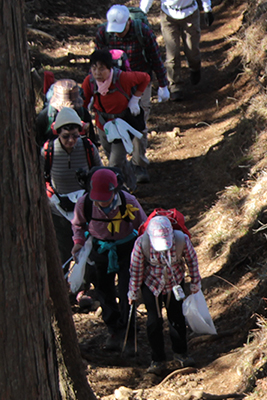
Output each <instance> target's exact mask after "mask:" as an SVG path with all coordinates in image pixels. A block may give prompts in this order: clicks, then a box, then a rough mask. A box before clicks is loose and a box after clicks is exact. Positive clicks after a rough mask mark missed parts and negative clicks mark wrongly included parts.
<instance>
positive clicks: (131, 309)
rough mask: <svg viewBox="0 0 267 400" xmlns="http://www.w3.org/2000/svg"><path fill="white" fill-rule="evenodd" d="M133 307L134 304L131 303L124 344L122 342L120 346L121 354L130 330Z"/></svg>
mask: <svg viewBox="0 0 267 400" xmlns="http://www.w3.org/2000/svg"><path fill="white" fill-rule="evenodd" d="M133 307H134V304H133V303H132V304H131V305H130V311H129V317H128V323H127V328H126V333H125V338H124V342H123V346H122V351H121V353H123V352H124V350H125V347H126V343H127V339H128V334H129V329H130V323H131V318H132V313H133Z"/></svg>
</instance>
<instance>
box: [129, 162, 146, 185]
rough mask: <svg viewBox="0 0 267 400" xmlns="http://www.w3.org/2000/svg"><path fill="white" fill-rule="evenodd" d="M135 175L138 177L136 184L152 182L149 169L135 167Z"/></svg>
mask: <svg viewBox="0 0 267 400" xmlns="http://www.w3.org/2000/svg"><path fill="white" fill-rule="evenodd" d="M133 169H134V174H135V177H136V183H148V182H149V181H150V178H149V175H148V172H147V169H146V168H145V167H139V165H134V164H133Z"/></svg>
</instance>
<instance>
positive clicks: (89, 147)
mask: <svg viewBox="0 0 267 400" xmlns="http://www.w3.org/2000/svg"><path fill="white" fill-rule="evenodd" d="M152 3H153V0H141V2H140V8H141V9H142V10H143V11H144V12H147V11H148V10H149V8H150V6H151V5H152ZM202 3H203V8H204V12H205V21H206V23H207V25H211V23H212V22H213V14H212V11H211V4H210V1H209V0H202ZM161 8H162V11H161V14H162V15H161V24H162V32H163V37H164V40H165V44H166V66H167V70H166V69H165V66H164V63H163V62H162V58H161V55H160V51H159V47H158V44H157V41H156V37H155V35H154V33H153V31H152V29H151V28H150V26H149V25H148V24H147V23H144V22H142V21H141V20H140V19H139V17H138V18H135V17H133V16H131V15H132V14H131V15H130V13H131V12H136V10H131V9H129V8H127V7H126V6H124V5H118V4H117V5H114V6H112V7H111V8H110V9H109V10H108V12H107V23H105V24H102V25H101V26H100V27H99V28H98V30H97V33H96V40H95V44H96V49H95V51H94V52H93V53H92V54H91V55H90V71H89V74H88V76H86V77H85V79H84V81H83V83H82V87H80V86H79V85H78V84H77V83H76V82H75V81H74V80H72V79H61V80H58V81H57V82H53V79H52V81H51V83H52V85H51V86H50V87H49V85H47V81H46V89H47V90H46V101H45V104H44V108H43V110H42V111H41V112H40V113H39V115H38V117H37V140H38V144H39V146H40V147H41V161H42V165H43V170H44V176H45V183H46V191H47V196H48V197H49V199H50V206H51V212H52V217H53V223H54V227H55V231H56V237H57V242H58V248H59V251H60V256H61V261H62V265H63V266H64V272H65V271H68V270H69V268H70V262H71V260H72V259H74V260H76V261H78V259H79V252H80V251H81V249H82V248H83V246H84V244H85V242H86V240H88V236H89V237H90V238H91V239H92V250H91V252H90V256H89V257H90V262H89V263H88V264H87V266H86V273H85V276H84V280H85V287H86V285H88V287H89V286H90V283H92V284H93V285H94V287H95V291H96V294H97V299H98V301H99V302H100V305H101V308H102V318H103V321H104V323H105V325H106V326H107V329H108V333H109V335H108V338H107V340H106V343H105V344H104V347H105V349H106V350H121V349H122V343H123V339H124V338H125V335H126V333H127V343H124V344H125V346H124V349H123V350H124V351H125V354H128V355H129V356H131V355H134V354H135V343H134V338H135V329H136V327H135V318H133V317H132V316H133V315H134V314H135V311H136V310H135V308H136V302H137V301H138V299H139V296H140V293H141V295H142V301H143V302H144V304H145V306H146V310H147V336H148V341H149V344H150V347H151V357H152V361H151V364H150V366H149V368H148V370H147V371H148V372H149V373H154V374H161V373H162V371H164V369H165V361H166V355H165V350H164V337H163V318H162V306H163V304H164V305H165V307H166V310H167V317H168V321H169V327H170V329H169V330H170V338H171V342H172V350H173V354H174V360H175V361H176V362H177V363H178V364H179V365H180V366H181V367H183V366H192V365H194V360H193V358H192V357H190V356H189V355H188V351H187V340H186V322H185V318H184V315H183V311H182V302H183V297H184V296H181V293H182V294H183V289H184V285H185V264H186V265H187V267H188V269H189V275H190V278H191V283H190V291H191V293H196V292H198V291H199V290H200V289H201V277H200V274H199V268H198V260H197V255H196V252H195V250H194V248H193V246H192V243H191V240H190V233H189V232H188V230H187V229H186V227H185V225H184V219H183V216H182V214H180V213H179V212H177V210H175V209H172V210H170V211H164V210H162V209H158V210H156V212H155V213H154V214H153V215H150V216H149V217H148V216H147V215H146V213H145V212H144V210H143V208H142V206H141V204H140V203H139V202H138V200H137V199H136V197H135V196H134V192H135V189H136V185H137V184H138V183H148V182H149V180H150V177H149V174H148V171H147V166H148V164H149V161H148V159H147V157H146V147H147V132H148V130H147V125H146V123H147V120H148V117H149V113H150V107H151V103H150V98H151V76H152V73H153V72H154V73H155V75H156V77H157V80H158V85H159V87H158V101H159V102H161V101H167V100H169V99H170V100H172V101H180V100H182V98H183V90H184V89H183V85H184V83H183V81H182V79H181V74H180V69H181V65H180V49H179V46H177V47H178V49H176V44H177V41H179V40H180V35H181V37H182V39H183V43H184V52H185V54H186V57H187V59H188V64H189V68H190V77H191V83H192V84H197V83H198V82H199V81H200V78H201V64H200V52H199V40H200V17H199V9H198V5H197V2H196V1H195V0H193V1H192V0H174V1H173V2H172V4H171V5H170V2H167V1H165V0H161ZM137 12H138V13H141V14H138V15H145V14H144V13H143V12H142V11H141V10H140V9H137ZM171 32H172V33H171ZM174 33H175V34H174ZM175 35H177V36H175ZM118 51H121V53H119V52H118ZM118 59H119V61H120V62H121V64H119V63H118ZM123 60H124V61H123ZM125 60H127V62H128V64H127V63H126V62H125ZM122 64H124V66H125V68H121V65H122ZM46 78H49V79H50V78H51V74H48V75H47V77H46ZM91 112H93V113H94V116H95V126H96V129H97V133H96V132H95V126H94V124H93V122H92V117H91ZM99 140H100V144H101V146H102V147H103V150H104V153H105V155H106V156H107V159H108V166H107V167H105V166H104V165H103V162H102V160H101V157H100V155H99V152H98V148H99V146H100V144H99ZM129 155H131V159H129ZM117 298H119V303H118V302H117ZM79 299H80V297H79ZM133 310H134V311H133Z"/></svg>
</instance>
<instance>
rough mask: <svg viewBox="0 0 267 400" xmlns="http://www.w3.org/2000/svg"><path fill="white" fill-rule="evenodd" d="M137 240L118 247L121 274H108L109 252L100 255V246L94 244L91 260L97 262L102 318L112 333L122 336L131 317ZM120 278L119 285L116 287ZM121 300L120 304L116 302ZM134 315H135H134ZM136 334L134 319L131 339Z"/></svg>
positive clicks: (97, 284) (131, 327)
mask: <svg viewBox="0 0 267 400" xmlns="http://www.w3.org/2000/svg"><path fill="white" fill-rule="evenodd" d="M134 242H135V238H134V239H133V240H130V241H129V242H127V243H124V244H122V245H119V246H117V254H118V264H119V272H118V273H117V274H116V273H109V274H108V273H107V267H108V251H105V252H104V253H102V254H98V252H97V249H98V247H99V246H98V245H97V244H94V245H93V249H92V252H91V254H90V259H91V260H92V261H95V273H96V292H97V297H98V300H99V301H100V304H101V307H102V318H103V320H104V322H105V324H106V325H107V327H108V330H109V332H110V333H118V334H122V335H123V333H124V332H125V330H126V327H127V322H128V317H129V310H130V306H129V304H128V296H127V293H128V287H129V279H130V273H129V266H130V257H131V252H132V248H133V245H134ZM116 277H118V285H116ZM116 297H118V298H119V304H118V303H117V302H116ZM132 315H134V313H133V314H132ZM133 333H134V318H132V320H131V326H130V331H129V337H131V336H133Z"/></svg>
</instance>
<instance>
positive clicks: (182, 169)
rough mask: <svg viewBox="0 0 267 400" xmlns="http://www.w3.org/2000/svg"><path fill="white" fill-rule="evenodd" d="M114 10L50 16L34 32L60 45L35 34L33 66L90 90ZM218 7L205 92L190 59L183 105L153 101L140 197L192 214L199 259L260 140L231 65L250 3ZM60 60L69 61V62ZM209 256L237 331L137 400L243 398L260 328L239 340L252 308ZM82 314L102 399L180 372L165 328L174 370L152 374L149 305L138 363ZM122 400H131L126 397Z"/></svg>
mask: <svg viewBox="0 0 267 400" xmlns="http://www.w3.org/2000/svg"><path fill="white" fill-rule="evenodd" d="M88 3H89V5H90V1H89V2H88V1H87V2H84V5H85V4H86V7H88ZM112 3H114V2H113V1H112V2H110V3H109V4H108V5H107V6H105V5H104V2H103V3H101V4H99V5H96V4H95V3H94V7H93V9H92V8H91V9H90V13H89V12H88V14H85V15H82V14H81V12H80V11H79V12H77V10H76V14H70V15H71V16H69V15H68V16H67V15H62V14H55V15H53V16H52V15H50V18H49V19H48V18H44V16H41V19H39V21H38V22H35V24H34V27H35V28H38V29H42V30H44V31H45V32H47V33H49V34H51V35H53V36H55V38H56V40H54V41H53V42H51V41H50V40H48V39H47V40H46V39H44V38H42V39H40V38H38V37H36V35H33V34H30V33H29V41H30V42H32V44H35V45H36V46H37V47H38V48H39V50H40V51H41V53H40V52H36V50H32V62H33V65H34V66H35V67H36V68H38V69H39V68H40V66H41V64H44V65H45V68H46V69H47V68H48V65H49V64H50V68H51V69H52V70H53V71H54V73H55V75H56V78H61V77H62V78H63V77H66V78H67V77H68V78H74V79H76V80H77V81H78V82H79V83H81V82H82V80H83V79H84V77H85V76H86V74H87V72H88V64H87V60H88V54H90V53H91V51H92V49H93V42H92V39H93V38H94V32H95V29H96V26H97V24H99V23H100V22H102V21H103V20H104V18H105V13H106V10H107V9H108V8H109V6H110V5H111V4H112ZM130 3H131V5H135V6H136V5H138V2H135V1H132V2H128V3H127V5H130ZM155 3H156V2H155ZM219 3H220V2H216V4H218V5H216V6H215V7H214V15H215V21H214V23H213V25H212V27H210V28H207V27H205V26H204V24H203V26H202V38H201V53H202V66H203V74H202V80H201V82H200V84H199V85H198V86H197V87H192V86H191V85H190V82H189V72H188V68H187V66H186V62H185V60H184V61H183V74H184V77H185V81H186V83H185V87H186V88H187V90H186V96H185V100H184V101H183V102H180V103H171V102H168V103H157V101H156V91H155V93H154V95H155V96H154V97H153V99H152V101H153V107H152V112H151V117H150V120H149V124H148V127H149V131H150V134H149V147H148V150H147V155H148V158H149V160H150V166H149V173H150V177H151V182H150V183H149V184H146V185H140V186H139V187H138V190H137V192H136V197H137V198H138V199H139V201H140V202H141V204H142V205H143V207H144V209H145V211H146V212H147V213H149V212H151V211H152V210H153V209H154V208H155V207H164V208H172V207H176V208H177V209H178V210H180V211H181V212H183V214H184V215H185V216H186V220H187V226H188V227H189V228H190V229H191V233H192V241H193V244H194V245H195V247H196V250H197V252H198V244H199V243H200V241H201V229H199V228H197V224H198V222H199V218H200V216H201V215H203V214H204V213H205V211H206V210H208V209H210V207H211V206H212V205H213V203H214V201H215V200H216V198H217V195H218V192H220V191H222V190H223V189H224V188H225V187H227V186H229V185H232V184H234V183H237V182H240V181H241V180H242V179H244V177H245V173H244V171H243V170H241V169H240V168H238V166H237V163H236V160H237V159H238V158H240V157H241V156H242V155H243V153H244V151H245V149H246V147H247V146H248V145H249V143H250V140H251V139H250V138H249V137H247V136H246V132H242V126H241V128H240V120H241V119H242V116H243V108H242V106H243V104H245V103H246V102H247V100H248V99H249V98H250V97H251V96H252V94H253V93H255V92H256V91H257V88H255V86H254V85H253V84H252V82H250V77H249V76H248V75H246V74H245V73H243V72H242V71H241V69H240V60H239V59H238V58H234V57H231V47H230V38H231V36H232V35H234V34H235V33H236V32H237V31H238V30H239V29H240V27H241V25H242V18H243V12H244V11H245V8H246V4H244V3H243V2H242V1H224V2H221V4H219ZM86 7H85V9H86ZM69 11H71V10H69ZM66 12H67V11H66ZM40 15H41V14H40ZM158 15H159V4H158V3H156V4H154V5H153V7H152V10H151V13H150V14H149V18H150V20H151V22H152V23H153V26H154V28H155V32H156V33H157V36H158V41H159V44H160V46H161V49H162V51H163V52H164V45H163V42H162V37H161V34H160V29H159V19H158ZM202 22H203V15H202ZM68 53H72V54H74V55H75V57H74V56H73V60H74V59H75V60H76V61H72V62H69V60H66V58H64V57H65V56H66V55H67V54H68ZM60 57H63V59H61V62H59V58H60ZM70 58H71V57H70ZM53 63H54V65H53ZM57 63H58V64H57ZM55 64H57V65H55ZM40 72H41V71H40ZM175 127H178V128H179V130H180V133H179V135H178V136H176V137H175V138H171V137H170V136H169V134H168V132H170V131H173V129H174V128H175ZM237 127H238V129H239V130H240V129H241V132H240V131H239V133H240V135H239V136H238V137H236V135H235V133H236V130H237ZM240 137H241V138H242V141H240ZM210 257H211V255H210V254H205V253H204V252H203V251H201V249H200V248H199V262H200V269H201V274H202V276H203V278H204V279H203V291H204V293H205V295H206V299H207V302H208V305H209V307H210V312H211V314H212V317H213V319H214V321H215V324H216V327H217V330H218V333H220V332H226V333H227V331H228V335H227V334H225V335H224V336H223V337H218V338H217V339H216V340H210V341H207V342H206V341H203V342H201V341H198V342H197V339H196V338H194V335H192V334H190V336H189V339H190V341H189V347H190V351H191V353H192V355H193V356H194V357H195V359H196V361H197V369H196V371H194V372H191V373H188V374H185V375H179V374H178V375H176V376H175V377H174V378H173V379H170V380H168V381H167V382H166V383H165V384H163V385H162V386H161V387H154V389H153V390H152V389H151V390H150V391H147V392H145V393H143V395H141V393H139V392H138V393H137V394H136V396H137V397H136V398H138V396H139V395H140V397H139V398H141V396H142V398H143V399H149V398H151V399H152V398H161V399H163V400H165V399H167V398H168V399H169V398H170V397H174V398H176V399H179V398H180V397H179V396H184V397H183V398H187V397H185V396H186V395H187V394H188V393H190V392H192V390H200V391H201V390H204V391H205V392H209V393H213V394H217V395H219V394H222V393H230V392H236V391H237V390H238V388H239V387H240V385H241V382H240V373H239V369H238V366H239V349H238V348H239V346H242V345H243V343H244V341H245V340H246V336H247V332H248V330H249V329H250V328H251V326H252V325H253V321H250V322H249V323H248V325H246V326H244V329H243V330H242V332H240V331H238V330H236V331H235V332H236V333H234V330H235V329H236V328H237V327H238V326H239V325H240V324H241V321H242V318H243V320H245V318H246V315H247V314H248V309H249V307H251V306H252V305H251V304H246V302H245V301H244V302H243V303H242V307H240V308H239V309H238V311H237V309H235V308H234V307H232V308H231V306H232V303H233V302H234V298H235V297H237V296H238V295H237V292H236V290H234V289H233V288H230V289H229V286H227V285H226V288H225V287H224V286H223V285H222V282H218V279H217V280H216V278H214V277H213V278H211V276H212V274H214V273H216V272H217V269H214V270H210V269H209V268H207V267H208V264H209V261H210ZM218 268H219V266H218ZM254 283H255V282H254V281H253V280H251V282H250V283H249V284H247V286H244V288H243V289H242V290H244V296H245V295H246V293H249V292H250V290H251V287H253V285H254ZM209 287H213V292H212V293H209V290H208V288H209ZM231 289H232V290H231ZM226 290H228V295H227V296H226ZM93 295H94V293H93V292H92V296H93ZM75 311H76V309H75V307H74V321H75V324H76V328H77V334H78V338H79V341H80V346H81V351H82V355H83V358H84V360H85V366H86V368H87V372H88V378H89V380H90V383H91V385H92V388H93V390H94V391H95V393H96V394H97V395H99V396H101V397H102V398H103V397H104V396H109V395H110V396H111V395H112V393H113V392H114V390H115V389H117V388H118V387H120V386H127V387H129V388H132V389H140V388H149V387H153V386H154V385H157V384H159V383H160V381H161V380H162V379H163V378H164V376H166V375H167V374H168V373H170V372H172V371H173V370H174V369H175V366H174V365H173V364H172V362H171V358H172V353H171V349H170V343H169V340H168V334H167V331H168V327H167V324H166V326H165V332H166V352H167V357H168V370H167V371H166V374H165V375H164V376H162V377H154V376H151V375H146V374H145V370H146V368H147V367H148V365H149V363H150V351H149V346H148V343H147V339H146V330H145V322H146V316H145V309H144V306H143V304H140V306H139V308H138V314H137V318H138V327H139V331H138V350H139V351H138V356H137V357H136V358H134V359H127V358H124V357H122V356H121V355H120V354H119V353H112V352H111V353H108V352H106V351H105V350H103V343H104V341H105V337H106V334H107V331H106V328H105V326H104V324H103V322H102V320H101V316H100V315H99V314H98V313H97V312H96V313H89V314H79V313H76V312H75ZM231 330H232V333H231V334H230V331H231ZM198 340H199V339H198ZM132 396H133V394H132ZM175 396H176V397H175ZM111 397H112V396H111ZM123 398H125V399H126V398H127V397H126V395H125V397H123ZM188 399H189V397H188Z"/></svg>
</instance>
